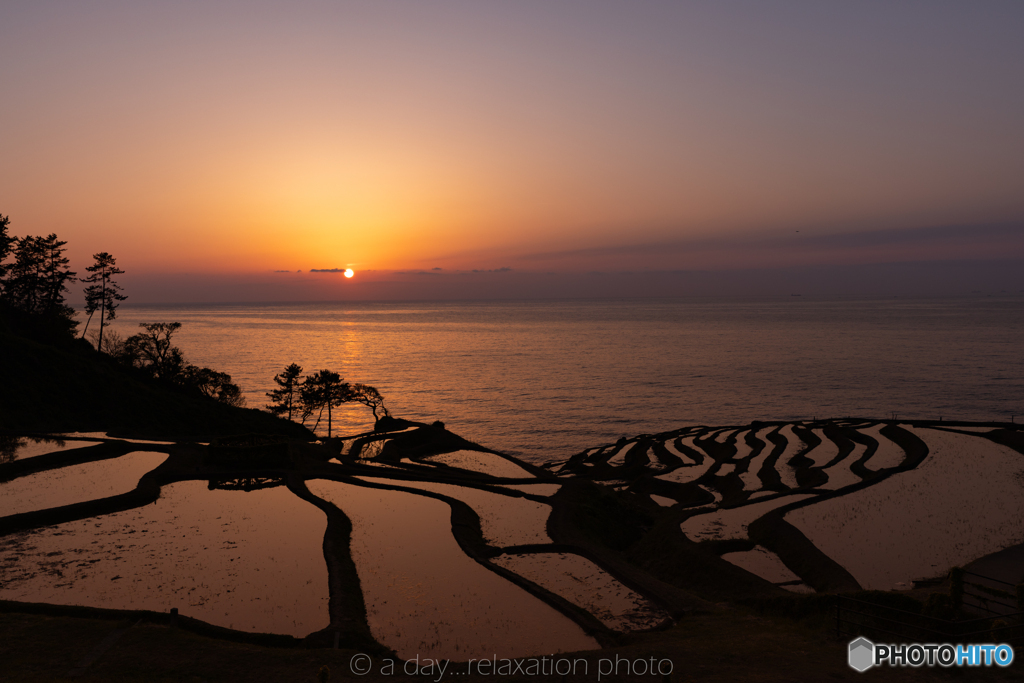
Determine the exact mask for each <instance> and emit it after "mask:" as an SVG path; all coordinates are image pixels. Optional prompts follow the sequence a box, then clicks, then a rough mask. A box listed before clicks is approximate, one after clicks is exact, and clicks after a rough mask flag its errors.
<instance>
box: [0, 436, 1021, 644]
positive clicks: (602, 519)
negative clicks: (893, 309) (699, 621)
mask: <svg viewBox="0 0 1024 683" xmlns="http://www.w3.org/2000/svg"><path fill="white" fill-rule="evenodd" d="M395 422H397V423H399V424H398V427H396V428H395V429H394V430H392V431H386V430H384V431H382V432H381V433H379V434H377V433H371V434H369V435H363V436H362V437H360V438H361V439H362V441H360V440H359V439H355V438H345V439H341V440H339V441H340V446H338V445H337V444H336V445H335V446H334V447H332V446H330V444H327V443H325V444H295V443H284V442H282V443H276V444H269V445H265V446H261V445H250V446H236V447H232V448H228V449H224V448H221V446H220V445H218V446H215V447H207V446H204V445H200V444H166V445H163V446H160V445H156V444H153V443H146V442H141V441H136V442H134V444H128V445H127V446H124V445H123V444H124V442H119V443H121V444H122V445H121V446H118V448H135V449H136V450H130V451H129V452H127V453H124V454H121V455H117V457H110V458H108V459H105V460H95V461H92V462H80V463H74V462H72V463H71V464H67V462H68V461H66V460H64V459H61V458H57V459H53V460H42V461H39V462H42V463H43V465H44V466H46V467H49V469H41V470H39V471H36V470H38V469H39V468H35V469H29V470H27V471H29V472H30V473H24V472H26V470H25V469H24V468H25V465H24V462H25V461H26V460H27V459H32V458H38V457H39V456H40V455H44V454H45V453H43V452H38V453H36V452H35V451H32V453H33V454H32V455H27V456H25V458H21V457H20V456H19V459H18V460H13V461H8V462H6V463H0V599H3V600H11V601H21V602H44V603H50V604H54V605H84V606H90V607H109V608H116V609H130V610H153V611H157V612H161V611H163V612H166V611H169V610H171V609H173V608H176V609H178V610H179V612H180V613H181V614H182V615H185V616H188V617H192V618H194V619H198V620H201V621H204V622H207V623H209V624H213V625H215V626H222V627H225V628H228V629H233V630H235V631H238V632H242V633H255V632H261V633H274V634H285V635H291V636H296V637H297V638H305V637H307V636H309V637H310V638H316V637H320V635H323V634H327V635H326V636H325V637H326V638H327V640H326V641H323V640H317V641H316V642H317V643H323V642H327V643H328V644H329V643H330V633H331V631H333V632H334V633H336V634H337V636H336V637H337V638H339V639H344V638H348V637H349V636H350V635H351V634H352V633H355V632H356V631H359V630H360V629H363V631H364V632H365V633H366V634H367V636H366V637H367V638H370V637H371V636H372V638H373V639H374V640H375V641H376V642H377V643H379V644H380V646H382V647H384V648H387V649H390V650H393V651H394V652H396V653H397V654H398V655H399V656H400V657H408V658H414V657H416V656H420V657H421V658H423V657H430V658H434V659H437V658H447V659H452V660H465V659H470V658H474V657H489V656H492V655H495V654H497V655H498V656H499V657H520V656H524V657H525V656H530V655H535V654H538V653H543V654H551V653H554V652H571V651H577V650H587V649H595V648H598V647H601V646H606V645H609V644H613V643H615V642H618V641H617V640H616V638H621V637H622V636H621V635H616V634H622V633H635V632H642V631H645V630H648V629H654V628H657V627H660V626H664V625H665V624H670V623H672V622H673V621H677V620H680V619H684V618H686V615H687V614H688V613H690V612H691V611H692V610H694V609H709V605H713V604H718V603H721V602H722V601H723V600H726V601H727V600H728V599H729V595H730V592H731V591H735V592H736V594H737V595H740V594H742V595H744V596H772V595H787V592H788V594H790V595H792V593H793V592H796V593H808V592H814V591H815V590H833V588H829V587H828V586H829V585H834V582H833V584H829V582H828V580H826V579H828V576H825V577H824V578H823V575H822V573H821V572H822V571H823V570H822V569H821V566H822V563H821V562H818V563H817V564H814V563H810V564H809V563H807V562H804V561H803V559H804V558H805V556H806V555H807V553H809V552H811V551H810V550H808V549H812V550H813V551H814V552H817V553H821V554H822V556H823V557H824V558H826V560H827V561H828V562H832V563H834V564H835V566H836V567H837V568H838V571H839V572H845V573H846V575H848V576H849V577H850V578H849V580H848V581H847V582H846V583H845V584H842V585H843V586H845V588H844V590H856V589H857V588H866V589H875V588H877V589H882V590H888V589H891V588H893V587H894V586H906V585H909V584H910V583H911V582H913V581H914V580H915V579H922V578H929V577H934V576H940V575H942V574H944V573H946V572H948V571H949V569H950V568H951V567H953V566H963V565H965V564H967V563H969V562H971V561H973V560H976V559H977V558H979V557H982V556H987V555H989V554H992V553H994V552H995V551H998V550H1000V549H1003V548H1007V547H1010V546H1015V545H1016V544H1024V535H1022V534H1021V532H1020V531H1019V528H1018V524H1017V521H1018V520H1019V519H1020V518H1021V517H1022V513H1024V503H1022V502H1021V501H1024V495H1022V494H1024V453H1022V452H1021V445H1020V444H1021V440H1020V434H1019V432H1017V431H1015V428H1005V427H996V426H993V427H986V428H981V427H977V428H975V429H959V428H953V427H950V428H947V427H946V425H942V426H936V425H934V424H927V425H926V424H919V423H915V424H910V423H897V422H878V421H870V420H859V421H843V420H828V421H817V422H799V423H753V424H751V425H748V426H728V427H687V428H684V429H680V430H675V431H672V432H665V433H661V434H653V435H652V434H644V435H640V436H637V437H634V438H632V439H620V440H618V441H617V442H615V443H614V444H607V445H604V446H596V447H595V446H592V447H589V448H586V449H584V450H581V451H580V452H579V453H577V454H576V455H574V456H572V457H571V458H568V459H566V460H564V461H558V462H552V463H548V464H546V465H545V466H544V467H543V468H537V467H534V466H532V465H527V464H523V465H522V466H520V465H518V464H516V462H515V461H514V460H509V459H506V458H504V457H502V456H499V455H496V454H494V453H489V452H485V451H483V450H481V451H474V450H470V449H468V448H467V447H465V445H464V444H466V443H468V442H465V441H464V440H460V439H459V438H458V437H455V436H454V435H451V434H450V433H448V432H445V431H444V430H443V428H442V429H440V430H438V428H436V427H434V426H430V425H426V424H420V423H408V422H403V421H395ZM93 438H94V439H101V438H103V437H101V436H98V435H93ZM39 443H40V444H43V445H45V446H47V447H51V450H49V451H47V452H49V453H59V452H61V451H60V449H61V448H64V446H62V445H61V444H59V443H57V442H56V441H54V442H45V441H42V442H39ZM66 443H72V442H71V441H67V442H66ZM78 443H83V442H78ZM355 443H360V448H358V449H357V448H355V446H354V445H353V444H355ZM410 443H411V444H413V445H414V446H415V448H414V449H412V450H410V452H408V453H405V452H403V451H401V450H400V449H398V450H396V448H395V445H396V444H398V445H401V444H410ZM452 444H456V445H454V446H453V445H452ZM459 444H461V445H459ZM19 448H25V445H24V444H23V445H21V446H19ZM111 448H113V446H111ZM156 448H160V449H161V450H160V452H156V451H154V450H153V449H156ZM218 449H219V450H218ZM25 452H28V451H25ZM225 453H227V455H225ZM229 456H230V457H229ZM250 456H251V457H252V458H253V460H252V462H256V463H260V465H259V467H251V466H248V465H246V462H247V461H246V458H249V457H250ZM275 458H276V459H275ZM19 460H20V461H21V464H20V465H19V464H18V463H19ZM72 460H73V459H72ZM51 462H52V463H64V464H62V465H57V464H53V465H52V466H51V465H50V464H48V463H51ZM19 467H20V468H21V469H17V468H19ZM147 473H153V474H152V475H151V476H149V477H145V479H144V482H148V483H147V484H146V486H149V487H150V488H151V490H152V495H151V497H149V498H146V497H145V496H143V495H142V494H138V493H137V492H136V493H132V496H135V495H138V496H140V497H139V498H138V501H137V504H136V503H132V502H130V501H129V502H128V503H125V505H126V506H128V507H129V508H130V509H125V508H124V506H122V507H121V508H119V509H116V510H115V509H113V508H111V509H106V508H103V507H102V506H103V505H107V504H108V503H106V502H104V501H108V500H109V499H110V496H115V495H117V494H123V493H126V492H129V491H133V490H134V489H135V487H136V486H138V485H139V481H140V479H143V478H144V476H145V475H147ZM496 478H497V479H498V480H496ZM508 479H515V480H516V481H514V482H508V481H507V480H508ZM501 480H505V481H501ZM142 488H144V487H142V486H140V487H139V489H138V491H141V490H142ZM147 495H148V494H147ZM120 498H131V496H127V497H126V496H121V497H120ZM120 498H119V499H118V500H120ZM132 500H135V499H134V498H132ZM154 501H155V502H154ZM455 501H457V502H455ZM83 504H87V505H95V506H99V507H95V510H94V511H92V512H90V510H93V508H92V507H89V508H87V509H86V508H83V507H82V505H83ZM131 505H137V506H136V507H130V506H131ZM66 506H71V507H66ZM466 507H468V508H469V509H471V510H472V511H473V512H474V513H475V517H474V516H473V515H469V514H468V513H467V512H466ZM83 510H84V511H83ZM26 513H27V514H26ZM339 520H346V521H344V523H341V522H339ZM349 523H351V533H349V531H348V524H349ZM794 538H795V539H798V540H799V543H796V544H795V545H794V543H793V542H792V539H794ZM787 539H789V540H787ZM804 543H805V545H801V544H804ZM640 545H643V547H644V550H643V552H644V553H646V558H647V559H646V564H645V565H643V566H641V564H640V563H636V564H634V563H633V562H632V560H630V559H628V558H629V557H630V555H629V551H630V549H631V548H633V547H637V546H640ZM662 550H664V554H663V555H658V553H659V552H661V551H662ZM688 558H689V559H688ZM693 559H699V561H698V562H691V560H693ZM346 562H347V564H346ZM673 563H685V564H676V565H673ZM345 567H350V569H345ZM351 567H354V569H351ZM652 567H653V568H652ZM673 567H675V568H673ZM694 567H696V569H694ZM684 569H685V572H684V571H683V570H684ZM826 569H827V568H826ZM346 571H348V572H351V574H345V572H346ZM828 571H832V570H828ZM1021 573H1022V576H1020V577H1018V578H1019V579H1021V580H1024V570H1022V572H1021ZM833 574H835V572H833ZM683 576H685V578H683ZM353 595H355V596H358V598H359V599H356V600H353V599H351V598H352V596H353ZM793 599H798V598H793ZM353 637H354V636H353ZM310 642H313V640H310ZM340 642H344V641H340Z"/></svg>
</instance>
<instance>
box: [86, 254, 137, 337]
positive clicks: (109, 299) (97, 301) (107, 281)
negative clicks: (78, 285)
mask: <svg viewBox="0 0 1024 683" xmlns="http://www.w3.org/2000/svg"><path fill="white" fill-rule="evenodd" d="M92 258H93V264H92V265H91V266H88V267H87V268H86V270H87V271H89V275H87V276H86V277H84V278H82V282H85V283H88V284H89V286H88V287H86V288H85V312H86V313H88V314H89V319H88V320H87V321H86V322H85V330H83V331H82V336H83V337H84V336H85V333H86V332H87V331H88V330H89V323H90V322H92V316H93V313H95V312H96V310H97V309H99V312H100V335H99V338H98V339H97V341H96V348H97V349H99V350H101V351H102V350H103V328H104V327H105V326H106V323H107V322H109V321H111V320H113V319H114V311H115V310H116V309H117V306H118V303H119V302H121V301H124V300H125V299H127V298H128V297H126V296H124V295H123V294H121V287H120V285H118V284H117V283H116V282H114V280H113V277H114V276H115V275H122V274H123V273H124V271H123V270H121V269H120V268H118V267H117V266H116V261H115V259H114V257H113V256H111V255H110V254H108V253H107V252H105V251H101V252H100V253H98V254H93V255H92Z"/></svg>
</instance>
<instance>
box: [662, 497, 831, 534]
mask: <svg viewBox="0 0 1024 683" xmlns="http://www.w3.org/2000/svg"><path fill="white" fill-rule="evenodd" d="M813 497H814V495H813V494H807V493H805V494H801V495H798V496H782V497H781V498H773V499H772V500H766V501H764V502H763V503H751V504H749V505H742V506H740V507H736V508H728V509H725V510H713V511H711V512H707V513H705V514H699V515H694V516H693V517H689V518H687V519H686V520H684V521H683V523H682V524H680V525H679V527H680V529H682V531H683V533H684V534H686V536H687V537H688V538H690V539H691V540H694V541H713V540H724V539H729V538H746V537H747V526H748V525H749V524H750V523H751V522H753V521H754V520H755V519H757V518H758V517H761V516H763V515H766V514H768V513H769V512H771V511H772V510H774V509H775V508H777V507H781V506H783V505H789V504H790V503H795V502H796V501H798V500H806V499H807V498H813Z"/></svg>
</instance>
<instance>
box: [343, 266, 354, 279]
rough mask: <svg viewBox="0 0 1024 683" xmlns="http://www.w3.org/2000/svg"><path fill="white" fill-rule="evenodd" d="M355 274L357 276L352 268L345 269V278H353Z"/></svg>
mask: <svg viewBox="0 0 1024 683" xmlns="http://www.w3.org/2000/svg"><path fill="white" fill-rule="evenodd" d="M355 274H356V271H354V270H352V269H351V268H346V269H345V277H352V276H353V275H355Z"/></svg>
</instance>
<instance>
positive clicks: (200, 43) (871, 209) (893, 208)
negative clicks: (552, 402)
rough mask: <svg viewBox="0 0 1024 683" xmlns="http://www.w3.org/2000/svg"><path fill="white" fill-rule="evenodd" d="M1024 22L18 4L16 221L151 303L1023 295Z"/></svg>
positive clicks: (657, 9) (936, 12) (11, 69)
mask: <svg viewBox="0 0 1024 683" xmlns="http://www.w3.org/2000/svg"><path fill="white" fill-rule="evenodd" d="M1022 34H1024V3H1021V2H1019V1H1018V0H1007V1H1005V2H999V1H986V0H980V1H979V2H972V3H966V2H946V1H943V0H927V1H920V2H915V1H912V0H908V1H905V2H899V3H893V2H890V1H873V0H864V1H861V2H847V3H832V2H828V3H824V2H819V1H812V0H808V1H806V2H797V1H792V2H791V1H778V0H761V1H757V2H754V1H750V2H739V1H732V0H723V1H721V2H699V3H698V2H682V1H679V0H672V1H663V0H649V1H647V2H643V3H627V2H622V1H618V2H607V1H604V0H587V1H586V2H583V1H577V0H563V1H560V2H550V1H548V0H543V1H542V0H515V1H514V2H513V1H508V2H479V1H470V0H466V1H452V0H436V1H427V0H423V1H413V0H406V1H401V2H398V1H393V0H373V1H367V2H344V1H341V0H334V1H330V2H328V1H324V2H311V1H307V0H296V1H293V2H289V3H283V2H279V3H269V2H189V1H178V2H173V3H170V2H151V1H146V0H135V1H133V2H113V1H90V0H79V1H75V2H71V1H66V2H51V1H48V0H39V1H33V2H27V1H26V2H18V1H11V2H4V3H3V4H2V5H0V65H2V66H0V92H2V93H3V104H2V106H0V149H2V150H3V157H2V158H3V163H2V164H0V214H4V215H8V216H10V219H11V231H12V232H13V234H15V235H24V234H48V233H50V232H55V233H57V234H58V235H59V236H60V237H61V238H62V239H65V240H67V241H68V247H69V253H70V255H71V256H72V259H73V266H75V267H77V269H78V270H79V271H82V270H84V267H85V265H88V263H89V257H90V255H91V254H93V253H96V252H99V251H108V252H110V253H112V254H114V255H115V257H117V259H118V264H119V266H121V267H122V268H123V269H124V270H125V271H126V275H125V276H124V278H125V284H126V290H128V291H127V293H128V294H129V295H130V296H133V298H134V300H135V301H136V302H139V301H146V300H152V301H190V300H196V301H199V300H216V301H232V300H239V301H243V300H308V299H345V298H420V297H440V298H467V297H473V296H485V295H486V296H499V297H500V296H505V295H507V296H554V295H559V294H565V295H573V296H585V295H588V294H592V295H613V294H615V293H627V294H654V295H656V294H659V293H662V294H673V295H685V294H687V293H702V294H703V293H707V292H714V291H716V288H722V287H724V288H725V289H729V290H730V293H734V292H732V290H736V292H739V293H742V292H743V291H756V292H764V291H769V290H771V291H776V290H777V293H780V294H781V293H784V292H785V291H786V290H788V289H792V288H794V287H796V288H799V289H814V288H818V287H820V288H821V289H822V291H825V290H828V291H832V290H835V291H846V290H850V291H851V292H855V291H865V292H867V291H869V290H870V291H874V290H875V289H878V288H879V287H881V290H879V291H881V292H882V293H885V292H888V291H890V290H892V291H896V290H899V291H904V290H906V289H907V287H911V288H916V290H924V291H925V292H926V293H927V292H936V293H942V294H946V293H959V292H968V291H976V290H978V289H979V288H982V289H984V288H995V289H1009V290H1010V291H1018V290H1024V275H1017V273H1024V267H1018V266H1021V265H1024V191H1022V188H1024V126H1022V125H1021V122H1022V121H1024V41H1022V40H1020V36H1021V35H1022ZM881 266H884V268H885V269H888V270H886V271H885V272H889V273H891V277H889V278H888V279H886V278H882V279H881V281H882V282H884V283H892V284H891V286H890V284H885V286H881V285H879V282H880V280H879V276H878V273H879V272H881V271H879V267H881ZM344 268H352V269H354V270H355V272H356V275H355V277H353V278H351V279H346V278H344V277H342V276H341V275H340V274H338V273H331V272H328V273H324V272H321V273H313V272H311V271H312V270H333V269H344ZM285 271H287V272H285ZM298 271H301V272H298ZM837 273H847V274H853V273H859V275H849V277H846V278H845V279H843V278H841V277H838V276H837V275H836V274H837ZM997 275H998V277H997ZM794 278H796V279H795V280H794ZM922 278H923V279H922ZM598 281H600V282H601V283H603V284H600V285H597V284H596V283H597V282H598ZM698 281H699V282H701V283H703V284H701V285H700V286H697V285H696V284H695V283H697V282H698ZM638 282H642V283H643V284H642V285H638V284H637V283H638ZM424 283H432V284H429V285H428V284H424ZM438 283H440V284H438ZM629 283H633V284H629ZM744 283H745V284H744ZM842 283H845V284H842ZM858 283H859V284H858ZM898 283H902V284H898ZM925 283H930V284H927V286H926V284H925ZM886 287H888V289H886ZM766 288H767V289H766ZM830 288H831V289H830ZM844 288H845V289H844ZM858 288H859V289H858ZM872 288H874V289H872ZM698 290H699V292H698ZM723 291H724V290H723Z"/></svg>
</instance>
